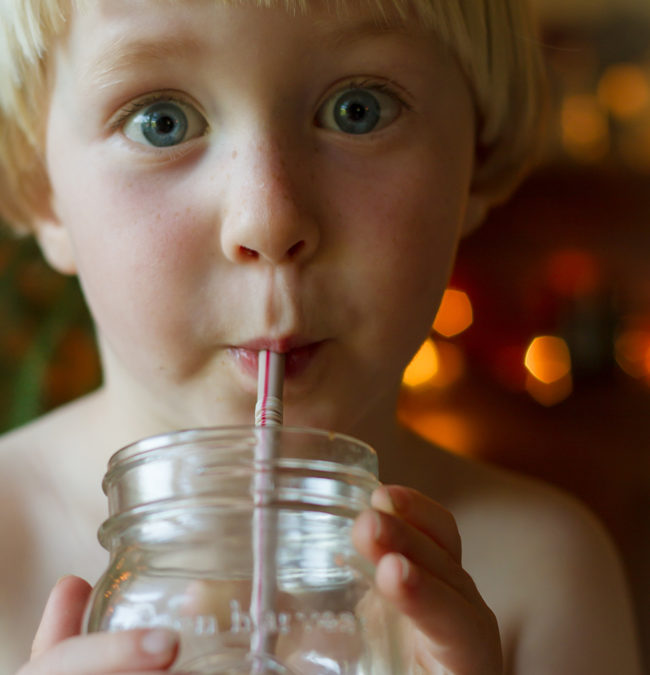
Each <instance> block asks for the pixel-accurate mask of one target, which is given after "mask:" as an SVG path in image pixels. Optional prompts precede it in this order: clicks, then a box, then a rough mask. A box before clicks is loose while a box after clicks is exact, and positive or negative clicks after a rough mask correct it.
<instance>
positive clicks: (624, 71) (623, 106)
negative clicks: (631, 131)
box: [598, 63, 650, 120]
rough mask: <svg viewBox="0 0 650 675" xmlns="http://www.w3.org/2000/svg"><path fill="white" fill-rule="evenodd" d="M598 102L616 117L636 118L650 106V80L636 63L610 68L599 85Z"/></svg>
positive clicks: (621, 64)
mask: <svg viewBox="0 0 650 675" xmlns="http://www.w3.org/2000/svg"><path fill="white" fill-rule="evenodd" d="M598 101H599V102H600V104H601V105H602V106H603V107H605V108H607V109H608V110H609V111H610V113H611V114H612V115H613V116H614V117H617V118H619V119H622V120H628V119H631V118H633V117H636V116H637V115H640V114H641V113H643V112H644V110H645V109H646V108H647V107H648V105H649V104H650V78H649V77H648V75H647V73H646V72H645V71H644V70H643V68H641V66H638V65H637V64H634V63H617V64H615V65H612V66H609V68H607V70H605V72H604V73H603V76H602V77H601V78H600V82H599V83H598Z"/></svg>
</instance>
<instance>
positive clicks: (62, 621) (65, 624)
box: [32, 576, 91, 658]
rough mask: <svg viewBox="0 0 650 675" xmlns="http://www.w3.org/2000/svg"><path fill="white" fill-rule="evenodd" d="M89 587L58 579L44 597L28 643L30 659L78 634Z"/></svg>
mask: <svg viewBox="0 0 650 675" xmlns="http://www.w3.org/2000/svg"><path fill="white" fill-rule="evenodd" d="M90 591H91V588H90V585H89V584H88V583H87V582H85V581H84V580H83V579H80V578H79V577H73V576H69V577H63V578H62V579H59V581H58V582H57V584H56V585H55V586H54V588H53V589H52V592H51V593H50V597H49V598H48V601H47V604H46V605H45V610H44V611H43V617H42V618H41V623H40V625H39V627H38V630H37V631H36V636H35V637H34V642H33V643H32V658H35V657H37V656H38V655H39V654H41V653H42V652H44V651H46V650H48V649H50V648H51V647H53V646H54V645H55V644H58V643H59V642H61V641H62V640H65V639H66V638H69V637H72V636H73V635H78V634H79V632H80V631H81V620H82V617H83V613H84V609H85V607H86V603H87V602H88V596H89V595H90Z"/></svg>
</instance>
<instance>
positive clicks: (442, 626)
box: [352, 486, 503, 675]
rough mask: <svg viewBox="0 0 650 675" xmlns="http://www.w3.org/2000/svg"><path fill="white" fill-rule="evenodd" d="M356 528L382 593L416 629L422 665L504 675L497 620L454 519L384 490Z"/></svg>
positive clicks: (418, 499)
mask: <svg viewBox="0 0 650 675" xmlns="http://www.w3.org/2000/svg"><path fill="white" fill-rule="evenodd" d="M371 504H372V507H373V508H372V509H369V510H368V511H365V512H364V513H362V514H361V515H360V516H359V517H358V519H357V521H356V522H355V524H354V528H353V531H352V539H353V542H354V544H355V546H356V548H357V550H358V551H359V552H360V553H361V554H362V555H364V556H366V557H367V558H368V559H370V560H371V561H372V562H373V563H374V564H375V565H376V573H375V583H376V586H377V588H378V590H379V592H380V593H381V594H382V595H383V596H384V597H386V598H388V599H389V600H390V601H392V602H393V604H394V605H395V606H396V607H397V608H398V609H399V610H400V611H401V612H403V613H404V614H405V615H407V616H408V617H410V618H411V619H412V620H413V622H414V625H415V629H416V640H415V648H416V661H417V663H418V665H419V666H420V668H421V669H422V670H423V671H424V672H425V673H428V674H430V675H434V674H436V673H441V672H444V673H447V674H449V675H502V673H503V666H502V658H501V644H500V639H499V629H498V626H497V622H496V618H495V616H494V614H493V613H492V611H491V610H490V609H489V607H488V606H487V605H486V604H485V601H484V600H483V598H482V597H481V595H480V594H479V592H478V590H477V589H476V585H475V584H474V582H473V580H472V578H471V577H470V576H469V574H468V573H467V572H466V571H465V570H464V569H463V567H462V564H461V541H460V535H459V533H458V528H457V526H456V522H455V521H454V518H453V516H452V515H451V514H450V513H449V512H448V511H446V510H445V509H444V508H443V507H442V506H440V505H439V504H437V503H436V502H434V501H432V500H431V499H428V498H427V497H425V496H424V495H422V494H421V493H419V492H417V491H415V490H412V489H410V488H405V487H401V486H382V487H380V488H378V489H377V490H375V492H374V493H373V495H372V501H371Z"/></svg>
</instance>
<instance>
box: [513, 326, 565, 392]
mask: <svg viewBox="0 0 650 675" xmlns="http://www.w3.org/2000/svg"><path fill="white" fill-rule="evenodd" d="M524 364H525V365H526V369H527V370H528V372H529V373H530V374H531V375H532V376H533V377H534V378H536V379H537V380H539V381H540V382H542V383H544V384H552V383H553V382H558V381H560V380H562V379H563V378H565V377H567V375H570V373H571V354H570V353H569V347H568V346H567V343H566V342H565V341H564V340H563V339H562V338H559V337H554V336H552V335H542V336H540V337H536V338H535V339H534V340H533V341H532V342H531V343H530V345H529V347H528V349H527V351H526V356H525V358H524Z"/></svg>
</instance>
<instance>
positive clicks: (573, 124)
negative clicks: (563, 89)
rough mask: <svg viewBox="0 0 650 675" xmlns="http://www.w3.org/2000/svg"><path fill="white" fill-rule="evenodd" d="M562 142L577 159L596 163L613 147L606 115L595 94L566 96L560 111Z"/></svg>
mask: <svg viewBox="0 0 650 675" xmlns="http://www.w3.org/2000/svg"><path fill="white" fill-rule="evenodd" d="M560 123H561V128H562V143H563V145H564V149H565V150H566V152H567V153H568V154H569V155H570V156H572V157H573V158H574V159H577V160H580V161H584V162H597V161H599V160H601V159H603V157H605V156H606V155H607V153H608V152H609V147H610V136H609V125H608V120H607V115H606V114H605V112H604V111H603V109H602V108H601V106H600V104H599V102H598V99H597V98H596V96H594V95H592V94H573V95H571V96H567V97H566V98H565V99H564V101H563V103H562V109H561V112H560Z"/></svg>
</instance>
